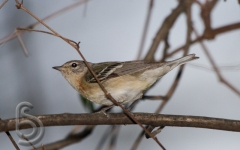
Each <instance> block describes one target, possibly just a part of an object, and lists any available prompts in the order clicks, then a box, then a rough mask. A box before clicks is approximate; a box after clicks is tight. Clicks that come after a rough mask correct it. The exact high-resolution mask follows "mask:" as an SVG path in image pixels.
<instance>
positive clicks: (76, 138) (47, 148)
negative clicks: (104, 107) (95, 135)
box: [37, 125, 95, 150]
mask: <svg viewBox="0 0 240 150" xmlns="http://www.w3.org/2000/svg"><path fill="white" fill-rule="evenodd" d="M94 127H95V126H92V125H89V126H86V127H85V129H84V130H83V131H82V132H80V133H78V134H73V135H69V136H67V137H66V138H65V139H62V140H59V141H56V142H54V143H51V144H46V145H44V150H53V149H54V150H56V149H62V148H63V147H66V146H68V145H70V144H73V143H76V142H80V141H82V140H83V139H85V138H86V137H87V136H88V135H90V134H91V133H92V131H93V129H94ZM37 150H42V147H38V148H37Z"/></svg>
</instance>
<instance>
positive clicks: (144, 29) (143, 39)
mask: <svg viewBox="0 0 240 150" xmlns="http://www.w3.org/2000/svg"><path fill="white" fill-rule="evenodd" d="M153 2H154V0H149V6H148V12H147V18H146V21H145V24H144V28H143V34H142V39H141V42H140V48H139V51H138V56H137V59H138V60H139V59H140V58H141V56H142V52H143V48H144V45H145V39H146V36H147V31H148V26H149V22H150V18H151V15H152V8H153Z"/></svg>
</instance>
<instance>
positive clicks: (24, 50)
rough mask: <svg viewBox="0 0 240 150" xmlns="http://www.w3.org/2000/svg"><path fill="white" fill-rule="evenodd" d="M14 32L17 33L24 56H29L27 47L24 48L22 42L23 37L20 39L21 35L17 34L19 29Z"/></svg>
mask: <svg viewBox="0 0 240 150" xmlns="http://www.w3.org/2000/svg"><path fill="white" fill-rule="evenodd" d="M16 34H17V37H18V40H19V42H20V44H21V46H22V49H23V52H24V54H25V56H26V57H28V56H29V54H28V50H27V48H26V46H25V44H24V42H23V39H22V37H21V35H20V34H19V31H16Z"/></svg>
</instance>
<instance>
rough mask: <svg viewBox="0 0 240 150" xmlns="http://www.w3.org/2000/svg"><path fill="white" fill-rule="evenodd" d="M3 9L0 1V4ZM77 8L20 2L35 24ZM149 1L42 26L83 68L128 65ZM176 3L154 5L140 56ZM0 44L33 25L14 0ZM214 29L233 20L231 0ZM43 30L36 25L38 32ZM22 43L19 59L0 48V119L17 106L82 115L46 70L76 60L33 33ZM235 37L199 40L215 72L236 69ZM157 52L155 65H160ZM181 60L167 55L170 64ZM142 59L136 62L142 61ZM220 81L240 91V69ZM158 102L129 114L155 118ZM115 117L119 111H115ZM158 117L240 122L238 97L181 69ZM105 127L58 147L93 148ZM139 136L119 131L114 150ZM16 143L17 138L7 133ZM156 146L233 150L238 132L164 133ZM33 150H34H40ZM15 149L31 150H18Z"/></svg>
mask: <svg viewBox="0 0 240 150" xmlns="http://www.w3.org/2000/svg"><path fill="white" fill-rule="evenodd" d="M1 2H2V1H1ZM75 2H76V1H58V0H52V1H46V0H44V1H24V6H25V7H26V8H28V9H29V10H30V11H32V12H33V13H34V14H35V15H37V16H38V17H39V18H44V17H46V16H48V15H49V14H51V13H53V12H55V11H57V10H59V9H61V8H64V7H66V6H68V5H69V4H71V3H75ZM148 2H149V1H148V0H141V1H139V0H121V1H117V0H98V1H97V0H91V1H89V2H88V3H87V5H81V6H79V7H77V8H75V9H73V10H71V11H68V12H67V13H64V14H62V15H60V16H58V17H55V18H53V19H51V20H50V21H46V23H47V24H48V25H49V26H50V27H52V28H53V29H54V30H56V31H57V32H59V33H60V34H61V35H63V36H65V37H67V38H69V39H72V40H74V41H81V44H80V47H81V48H80V49H81V51H82V53H83V54H84V56H85V58H86V59H87V60H88V61H90V62H102V61H128V60H134V59H136V57H137V53H138V49H139V45H140V39H141V36H142V30H143V26H144V21H145V18H146V13H147V8H148ZM177 3H178V2H177V1H175V0H171V1H163V0H161V1H160V0H158V1H155V3H154V7H153V14H152V18H151V22H150V25H149V32H148V34H147V37H146V44H145V47H144V54H143V56H145V54H146V52H147V50H148V49H149V47H150V45H151V42H152V39H153V37H154V36H155V34H156V31H157V30H158V28H159V27H160V25H161V24H162V21H163V20H164V19H165V17H166V16H167V15H169V14H170V13H171V11H172V9H173V8H175V7H176V5H177ZM192 11H193V16H192V18H193V21H194V22H193V23H194V26H195V27H196V28H197V30H198V31H199V32H200V33H202V32H203V23H202V22H201V20H200V17H199V13H200V12H199V7H198V6H197V5H196V4H195V6H194V7H193V10H192ZM0 18H1V19H0V27H1V28H0V30H1V34H0V38H4V37H6V36H7V35H9V34H11V33H12V32H13V31H14V29H15V28H16V27H26V26H28V25H30V24H31V23H34V22H36V20H34V19H33V18H32V17H31V16H29V15H28V14H27V13H25V12H24V11H22V10H17V9H16V7H15V3H14V1H8V2H7V4H6V5H5V6H4V7H3V8H2V9H1V10H0ZM212 21H213V22H212V24H213V28H215V27H220V26H223V25H227V24H231V23H235V22H239V21H240V5H239V4H238V2H237V0H228V1H226V2H224V1H221V2H219V3H218V4H217V6H216V8H215V9H214V11H213V14H212ZM37 29H40V30H46V29H45V28H44V27H43V26H39V27H37ZM185 36H186V21H185V15H184V14H182V15H181V16H180V17H179V18H178V20H177V22H176V23H175V24H174V27H173V30H171V33H170V36H169V42H170V45H171V49H175V48H177V47H179V46H181V45H183V44H184V43H185V38H186V37H185ZM22 38H23V40H24V42H25V44H26V47H27V49H28V51H29V54H30V55H29V57H25V55H24V53H23V51H22V48H21V46H20V44H19V41H18V40H17V39H14V40H11V41H9V42H7V43H5V44H4V45H3V46H1V47H0V70H1V71H0V118H2V119H3V120H4V119H9V118H14V117H15V108H16V106H17V104H18V103H20V102H22V101H28V102H30V103H32V104H33V106H34V109H32V110H31V111H30V114H33V115H44V114H61V113H66V112H67V113H87V111H86V109H85V108H84V107H83V106H82V103H81V102H80V100H79V95H78V93H77V92H76V91H75V90H74V89H73V88H72V87H71V86H70V85H69V84H68V83H67V81H66V80H65V79H64V78H63V76H62V75H61V74H60V73H59V72H57V71H55V70H53V69H52V67H53V66H57V65H62V64H63V63H65V62H66V61H69V60H73V59H81V58H80V56H79V55H78V53H77V52H76V51H75V50H74V49H73V48H72V47H71V46H69V45H68V44H67V43H66V42H64V41H62V40H61V39H59V38H56V37H53V36H50V35H46V34H42V33H35V32H26V33H24V34H23V35H22ZM239 41H240V30H233V31H232V32H228V33H226V34H221V35H219V36H217V37H216V38H215V39H214V40H212V41H205V43H206V45H207V47H208V48H209V49H210V53H211V54H212V55H213V57H214V60H215V61H216V63H217V65H219V66H225V65H239V64H240V59H239V58H240V50H239V48H240V42H239ZM160 49H162V45H161V46H160V47H159V51H158V53H157V54H158V55H157V56H156V59H160V58H161V55H162V52H161V51H160ZM189 53H195V54H196V55H197V56H199V57H200V59H199V60H197V61H194V62H191V64H195V65H200V66H207V67H209V68H211V65H210V64H209V61H208V59H207V58H206V56H205V55H204V53H203V51H202V49H201V47H200V46H199V44H194V45H193V46H191V47H190V52H189ZM181 55H182V54H178V55H174V56H173V57H172V59H175V58H178V57H180V56H181ZM143 56H142V58H143ZM176 72H177V69H175V70H173V71H172V72H170V73H168V74H167V75H166V76H165V77H163V78H162V79H161V80H160V81H159V82H158V83H157V85H156V86H154V87H153V88H152V89H151V90H150V91H148V93H147V95H164V94H166V92H167V91H168V89H169V87H170V86H171V84H172V82H173V80H174V78H175V75H176ZM221 72H222V74H223V76H224V77H226V79H227V80H228V81H229V82H230V83H231V84H233V85H234V86H235V87H236V88H238V89H240V71H239V66H238V68H235V69H230V70H224V69H223V70H221ZM159 104H160V101H151V100H145V101H141V102H139V103H138V105H137V107H136V109H135V110H134V111H135V112H154V111H155V109H156V108H157V107H158V105H159ZM114 110H115V112H119V110H120V109H119V108H115V109H114ZM162 113H163V114H174V115H193V116H207V117H218V118H226V119H236V120H240V98H239V96H238V95H237V94H235V93H234V92H233V91H231V90H230V89H229V88H227V87H226V86H225V85H223V84H222V83H220V82H219V81H218V79H217V76H216V74H215V73H214V72H213V71H207V70H205V69H202V68H198V67H194V66H193V65H187V66H186V68H185V70H184V73H183V76H182V79H181V81H180V82H179V86H178V88H177V90H176V92H175V93H174V95H173V97H172V98H171V100H170V101H169V102H168V103H167V105H166V106H165V108H164V109H163V111H162ZM107 127H108V126H98V127H96V129H95V130H94V132H93V133H92V134H91V135H90V136H89V137H87V138H86V139H85V140H83V141H82V142H81V143H76V144H73V145H71V146H68V147H65V148H63V149H64V150H73V149H95V148H96V146H97V144H98V142H99V140H100V139H101V136H102V135H103V133H104V131H105V130H106V128H107ZM72 128H73V126H65V127H46V128H45V134H44V137H43V139H42V141H41V142H40V143H39V144H41V143H43V144H47V143H51V142H54V141H56V140H60V139H62V138H64V137H65V136H66V135H67V134H68V133H69V132H70V131H71V129H72ZM140 131H141V129H140V127H139V126H137V125H134V126H133V125H126V126H122V127H121V131H120V134H119V137H118V139H117V145H116V149H117V150H122V149H130V148H131V146H132V144H133V142H134V141H135V139H136V138H137V136H138V135H139V132H140ZM11 134H12V136H13V138H14V140H15V141H18V139H19V137H18V136H17V135H16V132H15V131H11ZM157 137H158V139H159V140H160V142H161V143H162V144H163V145H164V146H165V147H166V148H167V149H168V150H172V149H174V150H175V149H184V150H192V149H195V150H202V149H231V150H234V149H235V150H238V149H240V142H239V139H240V134H239V133H237V132H227V131H218V130H210V129H198V128H183V127H166V128H165V129H164V130H163V131H162V132H161V133H160V134H159V135H157ZM39 144H38V145H39ZM0 145H1V148H0V149H14V147H13V145H12V144H11V142H10V140H9V139H8V137H7V136H6V134H5V133H0ZM20 148H21V149H31V147H24V146H20ZM138 149H139V150H145V149H151V150H154V149H159V147H158V145H157V144H156V143H155V142H154V141H153V140H151V139H145V138H144V139H143V141H142V143H141V144H140V146H139V148H138Z"/></svg>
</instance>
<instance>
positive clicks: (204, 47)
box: [193, 28, 240, 96]
mask: <svg viewBox="0 0 240 150" xmlns="http://www.w3.org/2000/svg"><path fill="white" fill-rule="evenodd" d="M193 31H194V33H195V35H196V36H197V37H198V36H199V35H198V33H197V31H196V30H195V29H194V28H193ZM199 43H200V45H201V47H202V49H203V51H204V53H205V54H206V56H207V58H208V60H209V61H210V63H211V65H212V66H213V69H214V71H215V72H216V75H217V77H218V79H219V81H220V82H222V83H223V84H225V85H226V86H227V87H229V88H230V89H231V90H232V91H234V92H235V93H236V94H237V95H238V96H240V91H239V90H238V89H237V88H235V87H234V86H233V85H231V84H230V83H229V82H228V81H227V80H226V79H225V78H223V76H222V74H221V73H220V71H219V69H218V67H217V65H216V63H215V62H214V60H213V58H212V56H211V54H210V53H209V50H208V49H207V47H206V45H205V44H204V43H203V42H202V41H199Z"/></svg>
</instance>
